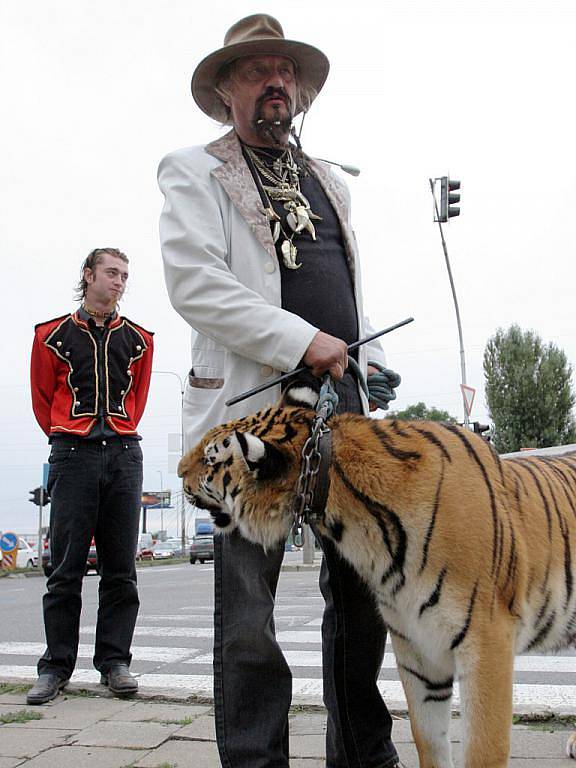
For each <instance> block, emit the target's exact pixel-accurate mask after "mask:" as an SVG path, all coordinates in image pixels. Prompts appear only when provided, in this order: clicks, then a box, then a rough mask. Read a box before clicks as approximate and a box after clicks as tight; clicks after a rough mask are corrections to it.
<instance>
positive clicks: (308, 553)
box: [302, 523, 315, 565]
mask: <svg viewBox="0 0 576 768" xmlns="http://www.w3.org/2000/svg"><path fill="white" fill-rule="evenodd" d="M302 538H303V539H304V541H303V543H302V563H303V564H304V565H312V563H313V562H314V542H315V538H314V533H313V532H312V528H310V526H309V525H308V523H305V524H304V525H303V526H302Z"/></svg>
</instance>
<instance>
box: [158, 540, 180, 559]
mask: <svg viewBox="0 0 576 768" xmlns="http://www.w3.org/2000/svg"><path fill="white" fill-rule="evenodd" d="M152 557H153V558H154V560H168V559H170V558H173V557H183V552H182V542H181V541H179V540H173V541H158V542H156V544H154V546H153V547H152Z"/></svg>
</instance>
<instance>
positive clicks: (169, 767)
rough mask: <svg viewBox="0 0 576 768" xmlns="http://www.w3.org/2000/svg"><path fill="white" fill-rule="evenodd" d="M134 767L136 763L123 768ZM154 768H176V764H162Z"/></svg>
mask: <svg viewBox="0 0 576 768" xmlns="http://www.w3.org/2000/svg"><path fill="white" fill-rule="evenodd" d="M136 762H138V761H136ZM133 765H134V763H130V764H129V765H123V766H121V768H132V767H133ZM153 768H176V763H160V764H159V765H155V766H153Z"/></svg>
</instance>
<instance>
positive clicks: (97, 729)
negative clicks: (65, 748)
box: [71, 720, 180, 759]
mask: <svg viewBox="0 0 576 768" xmlns="http://www.w3.org/2000/svg"><path fill="white" fill-rule="evenodd" d="M179 728H180V726H178V725H167V724H165V723H117V722H114V723H111V722H110V721H108V720H101V721H100V722H99V723H95V724H94V725H90V726H89V727H88V728H85V729H84V730H83V731H80V732H79V733H76V735H75V736H74V739H72V740H71V743H72V744H76V745H78V746H84V747H125V748H129V749H153V748H154V747H157V746H159V745H160V744H162V742H164V741H166V739H169V738H170V736H171V735H172V734H173V733H174V731H177V730H178V729H179ZM135 759H136V756H135Z"/></svg>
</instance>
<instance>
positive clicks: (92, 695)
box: [63, 688, 99, 699]
mask: <svg viewBox="0 0 576 768" xmlns="http://www.w3.org/2000/svg"><path fill="white" fill-rule="evenodd" d="M63 693H64V695H65V696H77V697H78V698H80V699H81V698H84V699H96V698H98V696H99V694H98V693H96V692H95V691H89V690H88V689H87V688H74V689H72V688H66V690H65V691H63Z"/></svg>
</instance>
